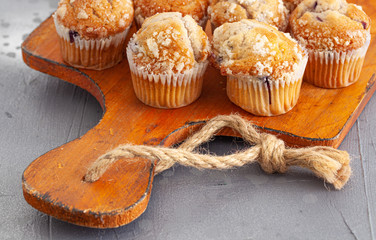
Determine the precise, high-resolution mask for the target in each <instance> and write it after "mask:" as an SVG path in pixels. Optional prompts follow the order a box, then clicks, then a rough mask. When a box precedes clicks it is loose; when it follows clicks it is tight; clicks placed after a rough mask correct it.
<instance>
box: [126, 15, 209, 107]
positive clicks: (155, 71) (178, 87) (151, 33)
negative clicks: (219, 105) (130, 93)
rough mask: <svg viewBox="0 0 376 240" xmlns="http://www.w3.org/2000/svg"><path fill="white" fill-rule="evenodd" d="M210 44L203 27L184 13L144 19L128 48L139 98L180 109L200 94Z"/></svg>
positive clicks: (147, 103) (155, 105)
mask: <svg viewBox="0 0 376 240" xmlns="http://www.w3.org/2000/svg"><path fill="white" fill-rule="evenodd" d="M209 53H210V43H209V41H208V37H207V35H206V34H205V32H204V31H203V30H202V28H201V27H200V26H199V25H198V24H197V23H196V22H195V20H194V19H193V18H192V17H191V16H189V15H186V16H184V17H183V16H182V14H181V13H177V12H168V13H159V14H156V15H154V16H152V17H150V18H147V19H145V21H144V23H143V24H142V27H141V28H140V29H139V30H138V31H137V32H136V33H135V34H134V35H133V37H132V38H131V40H130V41H129V44H128V47H127V58H128V62H129V67H130V70H131V76H132V82H133V88H134V90H135V93H136V96H137V98H138V99H139V100H140V101H141V102H143V103H145V104H146V105H149V106H152V107H158V108H178V107H183V106H186V105H188V104H190V103H192V102H193V101H195V100H196V99H197V98H198V97H199V96H200V94H201V89H202V82H203V78H204V73H205V70H206V67H207V65H208V56H209Z"/></svg>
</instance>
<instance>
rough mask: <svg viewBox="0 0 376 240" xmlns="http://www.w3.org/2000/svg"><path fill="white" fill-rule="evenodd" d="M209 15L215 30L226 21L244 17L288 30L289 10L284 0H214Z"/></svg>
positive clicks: (229, 21) (235, 20) (234, 20)
mask: <svg viewBox="0 0 376 240" xmlns="http://www.w3.org/2000/svg"><path fill="white" fill-rule="evenodd" d="M208 16H209V19H210V22H211V23H212V29H213V30H214V29H215V28H217V27H219V26H221V25H222V24H224V23H227V22H228V23H231V22H237V21H240V20H242V19H255V20H257V21H260V22H264V23H267V24H270V25H272V26H275V27H277V28H278V29H279V30H281V31H284V30H286V28H287V25H288V11H287V9H286V7H285V5H284V4H283V1H282V0H264V1H254V0H253V1H244V0H212V2H211V4H210V6H209V8H208Z"/></svg>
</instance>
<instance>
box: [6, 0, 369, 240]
mask: <svg viewBox="0 0 376 240" xmlns="http://www.w3.org/2000/svg"><path fill="white" fill-rule="evenodd" d="M56 6H57V0H13V1H8V0H1V4H0V72H1V74H0V131H1V133H0V206H1V211H0V239H372V237H373V238H375V237H376V235H375V226H376V221H375V217H376V207H375V203H376V179H375V176H376V175H375V174H376V161H375V153H376V147H375V142H376V134H375V128H376V116H375V111H374V110H373V109H375V108H376V97H373V98H372V99H371V101H370V103H369V104H368V106H367V107H366V109H365V111H364V112H363V113H362V115H361V116H360V118H359V120H358V121H357V122H356V123H355V125H354V127H353V128H352V129H351V131H350V133H349V135H348V136H347V137H346V139H345V141H344V142H343V144H342V146H341V149H343V150H347V151H349V153H350V154H351V155H352V157H353V162H352V167H353V171H354V174H353V176H352V178H351V180H350V182H349V183H348V185H347V186H346V187H345V188H344V190H342V191H334V190H333V189H332V187H331V186H327V188H329V189H331V190H328V189H327V188H326V187H325V185H324V183H323V182H322V181H321V180H319V179H317V178H315V177H313V176H312V175H311V174H310V173H308V172H306V171H301V170H299V169H291V171H289V173H288V174H285V175H272V176H267V175H265V174H264V173H262V171H261V170H260V168H259V167H258V166H257V165H254V166H250V167H247V168H243V169H239V170H233V171H224V172H217V171H197V170H194V169H188V168H183V167H176V168H175V169H173V170H169V171H167V172H165V173H163V174H162V175H161V176H158V177H156V179H155V181H154V187H153V191H152V195H151V200H150V203H149V206H148V209H147V210H146V212H145V213H144V214H143V215H142V216H141V217H140V218H139V219H137V220H136V221H134V222H133V223H131V224H129V225H127V226H124V227H121V228H118V229H109V230H96V229H89V228H83V227H78V226H74V225H71V224H68V223H64V222H61V221H59V220H56V219H54V218H50V217H49V216H47V215H45V214H42V213H40V212H38V211H36V210H35V209H33V208H32V207H30V206H29V205H28V204H27V203H26V202H25V201H24V199H23V196H22V188H21V175H22V172H23V170H24V169H25V168H26V167H27V166H28V164H29V163H30V162H32V161H33V160H34V159H35V158H37V157H38V156H40V155H41V154H43V153H45V152H47V151H49V150H50V149H53V148H55V147H57V146H60V145H62V144H64V143H65V142H67V141H70V140H72V139H75V138H77V137H79V136H81V135H83V134H84V133H85V132H87V131H88V130H89V129H90V128H92V127H93V126H95V124H96V123H97V122H98V121H99V119H100V118H101V116H102V110H101V109H100V106H99V104H98V103H97V102H96V100H95V99H94V98H93V97H92V96H90V95H89V94H87V93H86V92H85V91H83V90H81V89H79V88H77V87H75V86H72V85H70V84H68V83H66V82H63V81H60V80H58V79H56V78H53V77H49V76H47V75H44V74H42V73H39V72H36V71H34V70H31V69H29V68H28V67H27V66H26V65H25V64H24V63H23V62H22V59H21V52H20V44H21V42H22V40H23V39H25V37H26V36H27V34H28V33H30V32H31V31H32V30H33V29H34V28H35V27H36V26H38V24H39V23H40V22H41V21H42V20H44V19H45V18H46V17H47V16H49V15H50V14H51V13H52V12H53V11H54V9H55V8H56ZM241 146H242V143H241V142H239V141H235V140H233V139H231V138H230V139H229V138H219V139H217V140H216V141H215V142H214V143H212V144H211V145H210V148H211V150H212V151H214V152H216V153H218V154H220V153H224V152H228V151H234V150H236V149H238V148H240V147H241Z"/></svg>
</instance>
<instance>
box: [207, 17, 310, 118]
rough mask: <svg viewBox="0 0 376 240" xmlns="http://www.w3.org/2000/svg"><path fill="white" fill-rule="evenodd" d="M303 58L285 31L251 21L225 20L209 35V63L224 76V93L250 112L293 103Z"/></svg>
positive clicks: (271, 112) (274, 111) (271, 111)
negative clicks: (225, 90) (210, 48)
mask: <svg viewBox="0 0 376 240" xmlns="http://www.w3.org/2000/svg"><path fill="white" fill-rule="evenodd" d="M307 59H308V56H307V54H306V53H305V51H304V49H302V48H301V47H300V46H299V45H298V43H297V42H296V41H295V40H293V39H292V38H291V37H290V35H289V34H287V33H283V32H280V31H278V30H277V29H276V28H274V27H272V26H270V25H268V24H265V23H261V22H258V21H255V20H248V19H243V20H241V21H239V22H234V23H225V24H223V25H222V26H220V27H219V28H217V29H216V30H215V31H214V34H213V54H212V56H211V62H212V63H213V64H214V66H216V67H217V68H218V69H220V71H221V74H222V75H225V76H227V87H226V88H227V96H228V97H229V99H230V100H231V101H232V102H233V103H234V104H236V105H238V106H239V107H241V108H242V109H244V110H246V111H248V112H250V113H252V114H254V115H258V116H275V115H280V114H284V113H286V112H288V111H289V110H291V109H292V108H293V107H294V106H295V104H296V103H297V101H298V98H299V93H300V88H301V84H302V78H303V73H304V69H305V66H306V64H307Z"/></svg>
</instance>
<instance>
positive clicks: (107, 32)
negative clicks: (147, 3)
mask: <svg viewBox="0 0 376 240" xmlns="http://www.w3.org/2000/svg"><path fill="white" fill-rule="evenodd" d="M133 15H134V11H133V3H132V0H110V1H109V0H61V1H60V3H59V7H58V9H57V10H56V12H55V13H54V15H53V18H54V22H55V27H56V32H57V34H58V35H59V42H60V49H61V53H62V57H63V59H64V61H65V62H67V63H68V64H70V65H72V66H74V67H80V68H87V69H95V70H101V69H105V68H109V67H112V66H114V65H115V64H117V63H118V62H120V61H121V60H122V59H123V53H124V44H125V37H126V35H127V33H128V30H129V28H130V26H131V23H132V21H133Z"/></svg>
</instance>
